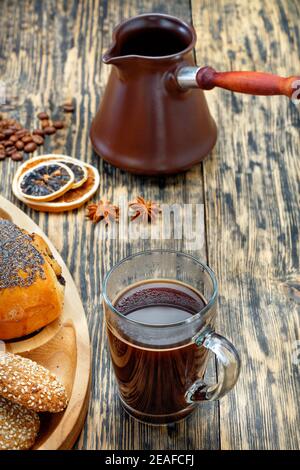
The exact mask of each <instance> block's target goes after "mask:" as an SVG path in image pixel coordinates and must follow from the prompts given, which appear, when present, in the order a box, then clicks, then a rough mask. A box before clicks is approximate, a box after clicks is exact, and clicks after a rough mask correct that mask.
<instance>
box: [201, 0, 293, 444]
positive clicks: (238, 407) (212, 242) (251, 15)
mask: <svg viewBox="0 0 300 470" xmlns="http://www.w3.org/2000/svg"><path fill="white" fill-rule="evenodd" d="M192 15H193V22H194V25H195V27H196V30H197V32H198V38H199V40H198V47H197V59H198V63H199V65H211V66H213V67H215V68H216V69H217V70H230V69H232V70H234V69H235V70H240V69H244V70H247V69H250V70H265V71H271V72H274V73H275V72H276V73H279V74H281V75H295V74H297V73H298V74H299V47H300V42H299V38H300V34H299V33H300V31H299V17H300V4H299V2H298V1H296V0H290V1H288V0H281V1H276V2H275V1H273V2H267V1H264V0H254V1H251V2H246V1H243V0H236V1H234V2H232V1H230V0H220V1H219V0H218V1H210V0H209V1H208V0H201V1H200V0H193V1H192ZM207 98H208V101H209V105H210V107H211V111H212V112H213V115H214V116H215V118H216V120H217V123H218V126H219V139H218V144H217V146H216V147H215V150H214V152H213V155H212V157H211V158H209V159H208V160H207V161H206V162H205V165H204V181H205V202H206V215H207V236H208V240H209V245H208V259H209V263H210V265H211V266H212V267H213V268H214V269H215V271H216V273H217V276H218V278H219V283H220V293H221V295H220V302H219V304H220V306H219V307H220V308H219V310H220V316H219V331H221V332H222V333H223V334H225V335H227V336H228V337H230V338H231V339H232V340H233V341H234V342H235V344H236V346H237V348H238V349H239V351H240V353H241V357H242V362H243V368H242V373H241V377H240V380H239V383H238V385H237V387H236V388H235V390H234V391H233V392H232V393H231V394H230V395H229V396H228V397H227V398H224V399H223V400H222V401H221V403H220V420H221V421H220V439H221V448H223V449H298V448H299V429H300V426H299V411H300V410H299V389H298V385H299V361H298V364H297V363H293V362H297V361H295V353H296V340H299V305H298V303H299V285H300V284H299V280H300V277H299V187H298V184H299V150H300V148H299V125H300V114H299V106H298V108H297V107H296V105H294V104H292V103H291V102H289V101H287V100H286V99H285V98H283V97H272V98H264V97H257V98H256V97H250V96H243V95H238V94H236V95H233V94H231V93H229V92H227V91H223V90H214V91H210V92H207Z"/></svg>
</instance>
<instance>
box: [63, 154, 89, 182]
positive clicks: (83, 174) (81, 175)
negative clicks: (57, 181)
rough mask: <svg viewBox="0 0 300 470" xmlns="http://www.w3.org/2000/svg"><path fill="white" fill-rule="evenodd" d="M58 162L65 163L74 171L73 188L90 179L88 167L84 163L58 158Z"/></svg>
mask: <svg viewBox="0 0 300 470" xmlns="http://www.w3.org/2000/svg"><path fill="white" fill-rule="evenodd" d="M57 162H58V163H63V164H64V165H66V166H67V167H68V168H70V170H71V171H72V172H73V173H74V178H75V179H74V183H73V185H72V189H76V188H80V186H82V185H83V184H84V183H85V182H86V180H87V179H88V176H89V175H88V171H87V168H86V167H85V166H84V165H83V164H79V163H77V162H76V163H75V162H70V161H68V160H66V159H62V160H59V159H57Z"/></svg>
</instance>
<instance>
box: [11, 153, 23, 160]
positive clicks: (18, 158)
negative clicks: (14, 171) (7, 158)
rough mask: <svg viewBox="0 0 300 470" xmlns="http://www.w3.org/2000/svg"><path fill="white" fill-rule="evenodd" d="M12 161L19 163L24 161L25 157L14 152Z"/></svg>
mask: <svg viewBox="0 0 300 470" xmlns="http://www.w3.org/2000/svg"><path fill="white" fill-rule="evenodd" d="M11 159H12V160H14V161H15V162H19V161H21V160H23V155H22V154H21V153H20V152H14V153H13V154H12V155H11Z"/></svg>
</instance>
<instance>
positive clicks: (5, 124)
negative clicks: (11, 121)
mask: <svg viewBox="0 0 300 470" xmlns="http://www.w3.org/2000/svg"><path fill="white" fill-rule="evenodd" d="M1 126H2V127H7V126H8V119H3V121H1Z"/></svg>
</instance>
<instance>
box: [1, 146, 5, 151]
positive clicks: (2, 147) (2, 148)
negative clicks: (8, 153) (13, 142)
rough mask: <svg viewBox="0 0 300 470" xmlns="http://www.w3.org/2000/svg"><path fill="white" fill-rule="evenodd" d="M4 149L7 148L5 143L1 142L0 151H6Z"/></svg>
mask: <svg viewBox="0 0 300 470" xmlns="http://www.w3.org/2000/svg"><path fill="white" fill-rule="evenodd" d="M4 149H5V147H4V145H3V144H0V152H1V150H3V151H4Z"/></svg>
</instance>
